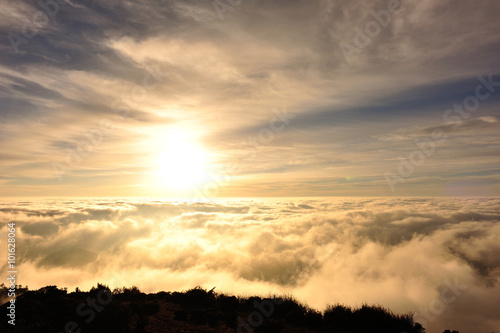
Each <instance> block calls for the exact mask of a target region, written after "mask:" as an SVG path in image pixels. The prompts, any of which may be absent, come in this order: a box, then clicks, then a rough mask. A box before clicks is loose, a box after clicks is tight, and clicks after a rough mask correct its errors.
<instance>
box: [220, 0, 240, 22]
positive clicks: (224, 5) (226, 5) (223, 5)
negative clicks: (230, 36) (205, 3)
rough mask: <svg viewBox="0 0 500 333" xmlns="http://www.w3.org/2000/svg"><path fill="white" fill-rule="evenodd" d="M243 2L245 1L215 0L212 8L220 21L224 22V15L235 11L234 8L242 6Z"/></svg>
mask: <svg viewBox="0 0 500 333" xmlns="http://www.w3.org/2000/svg"><path fill="white" fill-rule="evenodd" d="M242 2H243V0H214V1H212V6H214V9H215V12H216V13H217V16H218V17H219V20H221V21H224V13H225V12H228V11H229V12H232V11H234V7H236V6H239V5H241V3H242Z"/></svg>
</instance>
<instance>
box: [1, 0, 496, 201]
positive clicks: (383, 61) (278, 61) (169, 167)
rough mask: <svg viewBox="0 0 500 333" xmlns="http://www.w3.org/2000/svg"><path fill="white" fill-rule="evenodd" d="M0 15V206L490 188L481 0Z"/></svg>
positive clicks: (164, 3)
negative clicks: (72, 199)
mask: <svg viewBox="0 0 500 333" xmlns="http://www.w3.org/2000/svg"><path fill="white" fill-rule="evenodd" d="M229 3H232V4H229ZM0 10H1V12H2V13H3V17H4V19H3V20H2V21H1V22H0V36H2V38H0V155H1V158H0V169H1V172H0V195H2V196H25V197H27V196H58V197H61V196H62V197H66V196H87V197H94V196H114V197H118V196H144V197H153V196H154V197H185V198H196V199H201V200H203V199H206V198H212V197H273V196H275V197H285V196H302V197H304V196H307V197H313V196H492V195H498V194H499V193H500V191H499V190H500V177H499V171H500V169H499V161H500V158H499V143H500V141H499V136H498V133H500V132H499V129H500V123H499V120H500V113H499V109H498V105H499V103H500V97H499V96H500V93H499V92H498V90H500V75H499V74H500V62H499V61H498V51H499V49H500V21H499V20H498V19H497V13H498V12H499V11H500V3H498V2H497V1H460V2H455V1H451V0H444V1H431V0H423V1H412V0H407V1H401V2H398V1H394V0H391V1H385V0H384V1H370V2H363V1H333V0H318V1H305V0H303V1H298V0H297V1H279V0H274V1H256V0H241V1H232V2H225V1H224V0H220V1H214V2H212V1H194V0H187V1H168V0H145V1H140V2H135V1H125V0H124V1H118V0H109V1H99V0H84V1H71V2H69V1H65V0H58V1H57V2H56V1H54V0H46V1H45V0H42V1H41V2H40V3H38V2H27V1H17V2H7V1H4V0H2V1H1V2H0Z"/></svg>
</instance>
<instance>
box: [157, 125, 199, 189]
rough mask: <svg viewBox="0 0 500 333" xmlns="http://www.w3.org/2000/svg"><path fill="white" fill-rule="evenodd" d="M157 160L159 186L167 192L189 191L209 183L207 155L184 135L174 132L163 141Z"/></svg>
mask: <svg viewBox="0 0 500 333" xmlns="http://www.w3.org/2000/svg"><path fill="white" fill-rule="evenodd" d="M162 141H163V142H162V145H163V148H164V149H163V150H161V151H160V155H159V157H158V160H157V170H156V172H155V176H156V177H155V178H156V180H157V181H158V183H157V185H160V186H162V187H165V189H167V190H189V189H193V188H194V187H195V186H197V185H200V184H202V183H203V182H205V181H207V179H208V178H207V177H208V172H207V170H206V166H207V153H206V152H205V150H204V149H203V148H202V147H201V146H199V145H197V144H195V143H194V142H192V141H191V140H189V139H188V138H187V137H186V136H185V135H183V134H182V133H178V132H174V133H171V134H170V135H168V136H166V137H164V139H163V140H162Z"/></svg>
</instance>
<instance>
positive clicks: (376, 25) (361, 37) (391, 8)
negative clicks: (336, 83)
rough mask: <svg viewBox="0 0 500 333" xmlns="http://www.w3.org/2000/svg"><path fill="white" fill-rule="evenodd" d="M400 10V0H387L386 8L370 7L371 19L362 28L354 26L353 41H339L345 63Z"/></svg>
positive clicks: (387, 24) (369, 41)
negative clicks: (376, 8)
mask: <svg viewBox="0 0 500 333" xmlns="http://www.w3.org/2000/svg"><path fill="white" fill-rule="evenodd" d="M408 1H410V0H408ZM402 11H403V8H402V3H401V0H389V1H388V2H387V9H382V10H380V11H374V10H373V9H370V11H369V12H370V15H371V17H372V18H373V20H370V21H368V22H366V23H365V25H364V27H363V29H361V28H360V27H359V26H356V27H355V28H354V33H355V34H354V38H353V43H352V44H349V43H346V42H341V43H340V44H339V47H340V50H341V51H342V54H343V55H344V58H345V60H346V61H347V63H349V64H350V63H351V60H352V56H353V55H357V54H359V53H361V50H362V49H364V48H365V47H367V46H368V45H370V44H371V43H372V41H373V39H374V38H376V37H377V36H378V35H379V34H380V33H381V32H382V30H383V29H384V28H386V27H387V26H389V24H390V23H391V21H392V17H393V15H396V14H399V13H401V12H402Z"/></svg>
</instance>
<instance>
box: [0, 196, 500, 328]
mask: <svg viewBox="0 0 500 333" xmlns="http://www.w3.org/2000/svg"><path fill="white" fill-rule="evenodd" d="M499 221H500V200H498V198H468V199H465V198H433V199H428V198H406V199H403V198H348V199H345V198H329V199H327V198H315V199H296V200H293V201H291V200H282V199H279V198H263V199H255V198H253V199H247V200H241V199H226V200H224V201H220V202H193V201H172V200H171V199H167V200H163V199H160V200H157V199H143V198H142V199H141V198H137V199H134V200H130V199H122V200H120V199H118V200H117V199H109V198H94V199H86V198H81V199H80V198H68V199H63V200H61V199H38V200H21V199H16V200H11V199H6V200H2V201H1V202H0V222H2V223H1V224H0V236H2V239H5V238H6V237H7V233H8V230H7V229H8V228H7V225H6V224H7V223H6V222H15V223H16V244H17V246H16V253H17V262H16V263H17V266H16V268H17V271H18V273H17V278H18V282H17V283H19V284H22V285H23V286H26V285H27V286H28V287H29V288H30V289H38V288H41V287H44V286H46V285H57V286H58V287H59V288H62V287H67V288H68V290H69V291H73V290H75V288H76V287H78V288H80V289H82V290H89V289H90V288H91V287H92V286H95V285H96V284H97V283H98V282H100V283H104V284H107V285H109V286H110V288H111V289H113V288H117V287H118V288H121V287H123V286H126V287H130V286H133V285H135V286H137V287H138V288H139V289H140V290H142V291H143V292H146V293H148V292H158V291H181V290H188V289H191V288H193V287H195V286H197V285H199V286H202V287H203V288H206V289H207V290H210V289H212V288H214V287H215V288H216V289H215V290H216V291H217V292H223V293H226V294H232V295H243V296H254V295H260V296H266V295H269V294H275V295H293V297H295V298H296V299H297V300H298V301H300V302H303V303H305V304H307V305H309V306H311V307H313V308H315V309H318V310H321V311H322V310H324V309H325V307H326V306H327V305H328V304H336V303H340V304H346V305H349V306H353V307H357V306H360V305H362V304H364V303H368V304H379V305H381V306H384V307H386V308H389V309H390V310H391V311H394V312H396V313H408V312H413V313H414V319H415V320H416V321H417V322H419V323H421V324H422V325H423V326H424V327H425V328H426V332H427V333H442V332H443V331H444V330H445V329H450V330H457V331H459V332H460V333H490V332H498V331H499V329H500V318H499V317H498V299H499V298H500V284H499V282H500V245H499V244H500V223H499ZM4 237H5V238H4ZM6 252H7V246H2V247H0V255H1V257H2V258H7V253H6ZM6 266H7V263H6V262H5V264H3V265H2V266H0V269H1V271H3V272H5V271H7V267H6ZM75 316H76V314H75Z"/></svg>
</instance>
